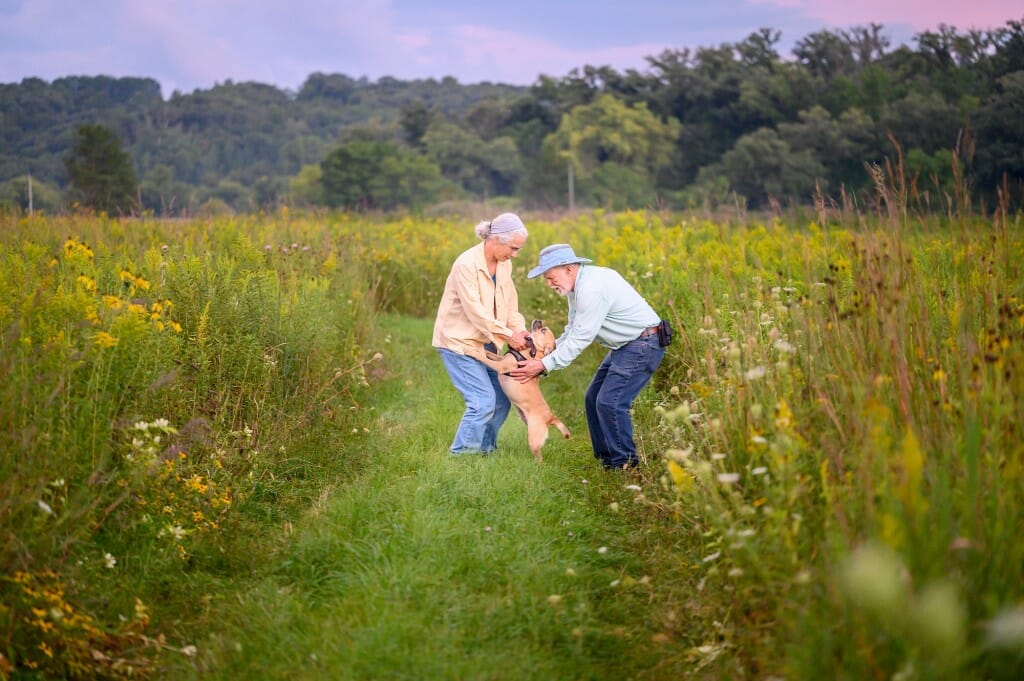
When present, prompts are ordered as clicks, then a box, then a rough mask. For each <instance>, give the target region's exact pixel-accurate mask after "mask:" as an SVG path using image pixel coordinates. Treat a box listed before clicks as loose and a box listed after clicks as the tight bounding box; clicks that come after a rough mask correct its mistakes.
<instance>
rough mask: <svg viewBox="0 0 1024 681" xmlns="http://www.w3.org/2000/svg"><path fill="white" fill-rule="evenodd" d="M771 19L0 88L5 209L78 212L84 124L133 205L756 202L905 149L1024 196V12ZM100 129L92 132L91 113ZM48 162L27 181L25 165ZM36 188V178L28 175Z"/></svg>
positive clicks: (942, 183)
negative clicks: (77, 155)
mask: <svg viewBox="0 0 1024 681" xmlns="http://www.w3.org/2000/svg"><path fill="white" fill-rule="evenodd" d="M779 41H780V34H779V32H778V31H775V30H773V29H762V30H760V31H757V32H755V33H752V34H751V35H749V36H747V37H746V38H745V39H743V40H741V41H739V42H736V43H726V44H721V45H718V46H708V47H701V48H697V49H694V50H690V49H669V50H665V51H663V52H662V53H661V54H658V55H653V56H650V57H648V58H647V64H648V65H647V68H646V69H644V70H626V71H625V72H619V71H616V70H615V69H613V68H611V67H608V66H583V67H581V68H578V69H574V70H572V71H571V72H569V73H568V74H566V75H565V76H562V77H549V76H541V77H539V78H538V79H537V81H536V82H535V83H534V84H533V85H531V86H529V87H517V86H511V85H502V84H496V83H486V82H485V83H478V84H460V83H459V82H458V81H457V80H455V79H454V78H450V77H448V78H444V79H441V80H434V79H428V80H413V81H402V80H398V79H394V78H381V79H379V80H377V81H369V80H367V79H366V78H359V79H355V78H351V77H349V76H346V75H343V74H327V73H314V74H311V75H310V76H309V77H308V78H307V79H306V81H305V82H304V83H303V85H302V86H301V87H300V89H299V90H298V92H292V91H286V90H280V89H278V88H276V87H274V86H271V85H266V84H261V83H253V82H243V83H235V82H232V81H226V82H224V83H222V84H218V85H216V86H215V87H213V88H211V89H209V90H195V91H193V92H192V93H190V94H183V93H179V92H175V93H174V94H172V95H171V97H170V98H169V99H166V100H165V99H163V98H162V96H161V94H160V87H159V84H158V83H157V82H156V81H155V80H152V79H149V78H111V77H107V76H69V77H66V78H59V79H56V80H54V81H53V82H46V81H44V80H41V79H38V78H26V79H24V80H22V81H21V82H20V83H11V84H0V205H7V206H8V207H14V208H20V209H25V208H27V206H28V201H29V188H30V187H31V188H32V196H33V201H34V203H35V208H36V209H45V210H50V211H56V210H61V209H64V208H67V207H69V206H70V205H71V201H72V200H73V199H75V198H76V197H77V199H78V200H79V201H81V197H82V195H81V192H79V193H78V194H76V193H75V192H74V191H73V190H74V187H73V186H72V182H71V180H72V178H71V177H70V176H69V173H68V167H69V166H68V162H67V160H68V156H69V154H70V153H71V151H72V148H73V145H74V143H75V139H76V134H80V133H76V131H79V130H81V128H82V126H102V129H103V130H109V131H110V132H111V133H112V134H113V135H114V136H116V140H117V142H118V143H119V144H120V146H121V147H122V148H123V150H124V152H125V153H126V154H127V156H128V158H130V159H131V163H132V165H133V170H134V174H135V177H136V178H137V180H138V185H137V191H136V197H135V200H134V202H133V204H134V205H133V206H132V208H131V210H132V211H133V212H135V211H143V210H145V211H152V212H154V213H157V214H167V215H173V214H191V213H194V212H197V211H199V210H203V209H210V208H211V207H213V208H219V209H233V210H255V209H261V208H271V207H274V206H277V205H281V204H285V205H322V206H329V207H339V208H347V209H356V210H358V209H369V208H373V209H377V208H401V207H410V208H416V207H421V206H424V205H427V204H430V203H435V202H439V201H447V200H452V199H470V200H473V199H475V200H479V199H487V198H494V197H512V198H514V199H515V200H516V201H518V202H519V203H521V204H522V205H525V206H529V207H560V206H565V205H566V204H567V201H568V199H567V194H568V179H567V178H568V177H569V176H571V177H572V178H573V179H572V192H573V196H574V200H575V202H576V204H577V205H581V206H584V205H585V206H594V207H609V208H618V209H621V208H641V207H650V206H670V207H680V208H684V207H694V206H706V205H715V204H717V203H721V202H725V201H729V202H730V203H732V202H735V201H742V202H744V203H745V204H746V205H749V206H751V207H754V208H758V207H765V206H769V205H774V204H776V203H779V204H781V203H790V202H792V203H810V202H812V201H815V200H818V201H821V200H838V198H837V197H840V196H842V197H845V198H846V199H849V198H851V197H852V198H853V199H854V200H856V198H857V197H858V196H866V195H869V194H870V192H871V191H872V183H873V179H872V174H871V172H869V170H870V169H871V168H884V167H885V165H886V163H889V164H890V165H891V164H892V163H893V159H896V162H898V163H899V164H900V166H901V168H902V172H903V173H905V176H906V177H907V178H909V180H910V184H911V187H910V189H911V190H912V191H914V192H916V193H917V194H918V195H919V196H923V197H925V201H926V202H930V203H933V204H934V207H935V208H936V209H939V208H941V207H942V206H943V205H944V203H945V202H946V201H947V197H948V196H951V195H954V194H955V193H956V191H957V189H958V188H957V187H955V186H954V184H955V183H958V182H959V183H968V184H970V185H971V186H972V187H973V188H974V189H975V190H976V193H977V195H978V196H979V198H980V199H982V200H986V201H988V203H989V205H991V204H992V202H994V200H995V196H996V192H997V189H1000V188H1001V191H1002V193H1003V195H1004V197H1005V196H1012V197H1013V198H1015V199H1019V198H1020V197H1021V194H1022V182H1024V116H1022V115H1021V112H1022V111H1024V24H1022V23H1021V21H1018V20H1010V21H1008V22H1007V23H1006V25H1005V26H1004V27H1002V28H998V29H994V30H987V31H979V30H971V31H967V32H960V31H958V30H956V29H955V28H951V27H946V26H942V27H940V28H939V29H938V30H936V31H927V32H923V33H920V34H918V35H916V36H915V37H914V39H913V41H912V43H913V45H911V46H907V45H899V46H896V47H893V46H892V45H891V44H890V40H889V38H888V37H887V35H886V33H885V31H884V28H883V27H882V26H881V25H879V24H871V25H868V26H861V27H854V28H851V29H848V30H822V31H818V32H815V33H811V34H809V35H806V36H804V37H803V38H801V39H799V40H797V41H796V43H795V46H794V47H793V49H792V50H791V52H790V53H789V54H787V55H785V56H784V55H781V54H780V53H779V50H778V44H779ZM90 129H92V128H90ZM29 178H31V180H29ZM30 182H31V184H30Z"/></svg>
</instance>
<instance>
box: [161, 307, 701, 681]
mask: <svg viewBox="0 0 1024 681" xmlns="http://www.w3.org/2000/svg"><path fill="white" fill-rule="evenodd" d="M385 324H386V327H387V328H386V332H387V333H388V334H389V335H390V338H391V339H392V343H391V344H390V347H389V352H388V353H387V355H386V358H385V362H386V364H387V366H388V369H389V371H390V373H391V377H390V378H389V379H388V380H386V381H384V382H382V384H381V385H380V388H379V390H377V391H376V392H375V396H374V398H373V403H372V405H371V406H370V409H369V410H368V411H369V412H370V413H373V414H375V416H374V418H373V419H372V421H371V422H369V423H367V425H366V426H365V427H366V428H367V429H368V430H369V433H365V434H364V437H362V438H361V441H359V442H358V443H356V444H354V445H349V446H351V447H356V448H359V449H360V450H361V451H360V452H359V454H358V456H359V457H360V459H361V460H362V461H364V462H365V468H364V470H363V471H362V472H361V473H360V474H359V475H358V476H357V477H356V478H355V479H352V480H350V481H348V482H346V483H345V484H344V485H339V486H335V487H327V488H325V493H324V495H323V496H322V497H321V499H320V500H319V501H318V502H317V503H316V504H315V505H314V506H313V507H311V508H310V509H308V511H307V512H306V513H305V514H304V515H303V517H302V518H301V519H300V520H298V521H297V522H296V523H294V526H293V527H292V529H291V530H290V531H289V532H288V534H287V536H282V537H280V538H278V542H277V548H276V550H273V551H270V552H268V553H267V554H265V555H258V554H257V555H254V556H253V557H252V558H253V560H254V562H255V563H256V564H257V567H256V568H255V574H254V578H253V579H252V580H250V581H246V582H243V583H241V584H239V585H237V587H236V588H235V589H234V592H235V593H234V594H221V596H220V598H219V599H218V600H219V603H218V605H217V606H216V607H213V608H211V610H210V612H209V614H208V616H207V617H205V618H203V619H202V620H200V621H198V622H196V623H195V624H193V625H191V626H190V627H189V633H191V632H195V633H194V635H195V636H197V637H198V638H197V640H195V642H194V644H195V645H196V647H197V649H198V653H197V655H196V656H195V657H194V658H187V657H181V658H177V659H176V662H175V669H174V671H173V673H172V675H173V676H175V677H182V678H186V677H190V676H196V677H199V676H201V677H203V678H225V679H237V678H254V677H259V678H331V679H344V678H351V679H379V678H389V679H544V678H550V679H605V678H667V676H668V675H669V674H670V673H671V671H672V670H675V671H676V672H679V671H681V670H682V669H683V668H684V667H685V665H686V662H685V660H684V659H683V655H682V652H683V651H684V650H685V647H680V646H679V643H680V641H678V640H676V641H671V644H670V639H671V638H672V637H671V636H670V635H669V634H666V633H665V631H666V626H670V625H671V623H672V617H673V615H672V613H671V607H672V603H671V599H672V598H673V597H674V594H673V590H674V589H678V587H679V586H680V584H679V583H678V582H674V583H673V584H672V585H671V588H668V586H669V583H668V582H665V581H662V583H660V584H659V581H660V580H664V577H665V573H664V570H665V569H671V567H666V566H671V565H673V564H676V565H678V554H676V555H675V557H674V558H670V557H669V554H668V553H667V552H668V551H669V550H670V549H671V546H668V545H661V546H658V547H655V546H653V545H652V544H653V542H652V541H651V537H650V536H645V534H644V533H643V532H637V528H636V527H635V526H634V525H633V524H632V523H631V522H630V520H629V512H630V509H629V505H630V504H631V503H632V501H631V500H632V499H633V497H634V496H635V494H634V493H633V492H631V491H629V490H626V489H624V485H626V484H630V483H633V482H635V481H636V480H634V479H632V478H630V477H627V476H624V475H623V474H622V473H607V472H605V471H603V470H601V469H600V467H599V466H598V465H597V463H596V461H595V460H594V459H593V458H592V456H591V454H590V450H589V443H588V440H587V436H586V426H585V423H584V422H583V421H582V420H581V417H582V409H581V406H582V392H583V388H584V387H585V385H586V381H587V380H589V377H590V376H589V371H588V370H587V368H586V367H585V366H583V367H579V368H576V367H574V368H573V369H571V370H569V371H566V372H561V374H559V375H556V377H554V378H553V380H552V381H551V382H550V383H547V384H546V385H545V388H546V389H547V394H548V398H549V401H550V402H551V403H552V405H553V406H554V408H555V409H556V411H557V412H559V413H560V414H562V415H563V417H564V418H566V420H567V421H568V422H569V423H571V424H572V426H573V427H574V429H575V437H574V439H572V440H570V441H568V442H567V441H564V440H562V439H560V438H556V437H554V436H552V437H551V438H550V439H549V441H548V444H547V446H546V449H545V454H546V461H545V462H544V463H543V464H541V465H538V464H537V463H536V462H535V461H534V459H533V456H532V455H531V454H530V452H529V449H528V448H527V446H526V438H525V428H524V427H523V425H522V424H521V422H519V421H518V419H514V417H513V418H510V420H509V421H508V422H507V424H506V426H505V428H504V429H503V431H502V434H501V440H500V442H499V445H500V451H499V453H498V454H497V455H493V456H489V457H459V458H454V457H451V456H449V455H448V452H447V448H448V444H449V441H450V438H451V434H452V433H453V432H454V428H455V425H456V423H457V421H458V419H459V416H460V414H461V400H460V398H459V396H458V394H457V393H456V391H455V389H454V388H453V387H452V386H451V385H450V383H449V382H448V378H447V375H446V374H445V372H444V369H443V366H442V365H441V362H440V360H439V359H438V358H437V355H436V351H435V350H433V348H431V347H430V344H429V338H430V321H429V320H414V319H410V318H397V317H395V318H390V319H386V320H385ZM584 364H585V362H584ZM364 406H366V405H364ZM348 455H349V453H348V452H346V451H338V452H336V456H337V457H339V458H342V457H346V456H348ZM613 501H617V502H618V503H619V504H620V505H621V506H620V511H619V512H616V511H614V510H613V509H612V508H610V507H609V504H611V503H612V502H613ZM670 543H671V542H670ZM659 561H665V565H660V564H659ZM674 577H676V578H678V575H676V576H674ZM652 601H653V603H654V604H655V607H653V608H652ZM659 602H660V603H659ZM659 608H660V614H661V616H662V617H661V618H659V617H658V613H659ZM186 633H187V632H185V631H183V632H182V634H183V635H185V634H186ZM659 641H660V642H659Z"/></svg>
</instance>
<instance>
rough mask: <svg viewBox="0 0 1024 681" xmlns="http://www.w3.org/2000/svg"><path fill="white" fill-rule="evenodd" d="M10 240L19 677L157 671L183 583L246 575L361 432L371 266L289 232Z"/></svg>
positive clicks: (158, 231) (0, 374) (75, 228)
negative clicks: (326, 445) (287, 515)
mask: <svg viewBox="0 0 1024 681" xmlns="http://www.w3.org/2000/svg"><path fill="white" fill-rule="evenodd" d="M0 234H2V237H0V239H2V252H0V292H2V293H0V329H2V336H0V518H2V526H3V533H2V539H0V565H2V573H3V575H4V579H3V582H2V583H0V593H2V594H3V599H2V602H3V606H2V607H0V640H2V641H3V642H4V646H3V650H2V651H0V652H3V655H4V657H3V658H0V663H2V665H0V673H2V674H3V675H4V676H6V675H7V673H8V672H10V671H11V670H12V669H16V670H20V671H22V672H33V671H34V672H36V673H39V674H40V675H42V676H44V677H49V678H53V677H83V678H88V677H91V676H96V675H107V676H112V677H119V676H126V677H127V676H131V675H133V674H139V673H142V672H144V671H146V670H147V669H148V668H149V666H150V664H151V659H152V656H153V655H152V654H153V653H154V652H156V651H157V650H158V649H159V648H161V646H162V645H164V644H163V642H162V637H159V636H156V635H152V636H151V635H150V632H151V630H153V629H154V628H155V629H156V631H157V633H159V632H160V631H161V630H162V629H163V627H162V626H159V625H158V626H155V627H154V626H153V623H152V622H151V620H153V619H158V620H162V619H164V618H166V617H178V616H181V613H177V614H174V613H169V612H166V611H164V610H162V609H161V608H160V604H159V602H158V601H159V599H161V598H163V597H165V596H166V595H168V593H173V592H175V591H176V590H177V589H176V587H175V586H173V583H174V580H173V575H175V574H177V573H181V572H182V571H188V570H192V569H196V568H197V567H200V566H201V567H202V568H203V569H207V570H214V571H216V570H221V569H226V570H235V569H240V568H242V567H243V566H244V565H245V557H244V556H245V550H246V542H247V541H248V539H247V538H248V536H249V533H248V532H247V531H246V528H247V527H248V526H250V525H252V524H253V523H260V522H265V521H266V520H267V516H268V514H269V515H274V514H277V513H280V511H281V509H284V508H287V503H282V502H287V500H288V498H289V497H294V498H295V499H296V500H295V501H292V502H291V503H303V502H301V501H298V499H301V497H302V495H301V494H296V491H297V490H298V489H301V487H302V483H301V481H302V479H303V478H309V477H310V475H309V471H308V468H309V467H311V466H315V465H316V461H317V459H319V458H320V457H323V456H325V455H326V452H324V451H322V449H323V447H322V444H323V439H324V437H325V436H324V433H327V434H328V435H329V434H330V432H331V431H332V430H336V429H338V428H339V427H341V425H342V424H349V423H350V422H351V421H353V419H354V415H353V412H352V410H354V409H355V410H357V409H358V407H359V397H358V395H359V392H360V391H361V390H364V385H366V383H367V381H366V367H368V366H371V367H372V364H373V356H372V353H370V351H369V350H368V346H367V343H369V342H372V337H371V336H370V334H371V331H372V323H373V309H372V305H371V291H370V290H369V288H368V285H367V284H366V277H364V276H362V275H361V271H362V267H363V265H362V263H361V262H360V261H359V260H358V259H356V258H353V257H351V255H350V254H349V253H347V252H346V251H345V250H343V244H341V243H339V242H337V241H335V240H334V239H333V238H332V237H331V235H329V234H326V233H324V232H323V231H322V230H321V229H320V228H319V226H318V225H312V224H311V223H308V222H307V223H298V222H291V221H289V220H288V218H287V216H283V217H282V218H281V221H280V222H278V223H276V224H275V225H274V230H268V229H267V223H266V221H265V220H262V219H250V220H249V221H246V220H239V221H232V220H225V221H221V222H218V223H189V224H179V223H170V222H167V223H155V222H135V221H117V220H109V219H107V218H104V217H98V218H92V217H71V218H65V219H52V218H51V219H46V218H38V217H37V218H21V219H17V218H15V217H12V216H6V217H4V218H3V227H2V229H0ZM315 433H320V434H321V437H318V438H314V439H315V440H318V442H316V444H314V445H313V446H312V447H307V448H304V447H303V436H309V435H312V434H315ZM304 449H305V451H304ZM297 457H308V458H305V460H304V459H302V458H297ZM296 483H298V484H296ZM309 484H310V485H319V482H318V481H317V482H314V481H312V480H311V481H310V482H309ZM307 494H308V493H307ZM125 575H131V576H133V578H134V580H135V581H134V583H128V584H126V583H125V582H124V579H125ZM115 585H118V586H120V587H121V588H114V587H115ZM171 600H172V601H173V602H174V603H175V604H178V605H180V604H181V603H182V602H187V599H181V598H173V599H171ZM185 616H187V614H186V615H185Z"/></svg>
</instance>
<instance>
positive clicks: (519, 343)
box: [508, 331, 530, 352]
mask: <svg viewBox="0 0 1024 681" xmlns="http://www.w3.org/2000/svg"><path fill="white" fill-rule="evenodd" d="M529 337H530V332H529V331H516V332H515V333H514V334H512V337H511V338H509V339H508V346H509V347H510V348H512V349H513V350H518V351H519V352H522V351H523V350H526V349H528V348H529V347H530V344H529V343H527V342H526V339H527V338H529Z"/></svg>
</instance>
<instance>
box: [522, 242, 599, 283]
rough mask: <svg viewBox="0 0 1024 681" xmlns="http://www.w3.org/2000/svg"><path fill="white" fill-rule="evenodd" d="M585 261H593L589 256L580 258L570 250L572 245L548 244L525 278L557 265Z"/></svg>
mask: <svg viewBox="0 0 1024 681" xmlns="http://www.w3.org/2000/svg"><path fill="white" fill-rule="evenodd" d="M581 262H582V263H587V262H593V260H591V259H590V258H581V257H579V256H577V255H576V253H575V252H573V250H572V246H570V245H569V244H554V245H553V246H548V247H547V248H545V249H544V250H543V251H541V252H540V258H539V260H538V262H537V266H536V267H534V268H533V269H532V270H530V272H529V273H528V274H527V275H526V278H527V279H533V278H534V277H539V276H540V275H542V274H544V273H545V272H547V271H548V270H550V269H551V268H552V267H558V266H559V265H572V264H574V263H581Z"/></svg>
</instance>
